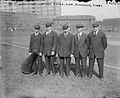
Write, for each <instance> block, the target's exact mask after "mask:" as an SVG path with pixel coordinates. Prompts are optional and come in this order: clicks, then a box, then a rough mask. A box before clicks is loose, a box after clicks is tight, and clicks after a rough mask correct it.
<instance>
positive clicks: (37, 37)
mask: <svg viewBox="0 0 120 98" xmlns="http://www.w3.org/2000/svg"><path fill="white" fill-rule="evenodd" d="M34 29H35V31H34V33H33V34H32V35H31V37H30V44H29V55H31V54H32V53H33V52H35V53H36V54H37V55H38V67H37V66H35V68H36V69H35V70H34V71H35V72H34V74H37V72H38V71H39V74H40V75H41V74H42V72H41V67H42V48H43V36H42V34H41V33H40V26H39V25H35V26H34Z"/></svg>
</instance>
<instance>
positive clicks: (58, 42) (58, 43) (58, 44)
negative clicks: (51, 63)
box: [56, 36, 60, 53]
mask: <svg viewBox="0 0 120 98" xmlns="http://www.w3.org/2000/svg"><path fill="white" fill-rule="evenodd" d="M59 46H60V36H58V40H57V50H56V52H57V53H58V52H59Z"/></svg>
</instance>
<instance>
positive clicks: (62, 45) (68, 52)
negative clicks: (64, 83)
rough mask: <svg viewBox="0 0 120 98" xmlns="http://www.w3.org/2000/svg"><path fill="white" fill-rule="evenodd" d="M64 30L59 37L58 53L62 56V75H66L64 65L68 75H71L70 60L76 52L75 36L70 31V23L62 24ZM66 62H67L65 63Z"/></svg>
mask: <svg viewBox="0 0 120 98" xmlns="http://www.w3.org/2000/svg"><path fill="white" fill-rule="evenodd" d="M62 29H63V32H62V33H61V34H60V35H59V37H58V46H57V54H58V56H59V58H60V76H61V77H63V76H64V66H65V71H66V75H67V77H68V76H70V61H71V57H72V56H73V52H74V36H73V34H71V33H70V27H69V25H68V24H65V25H63V26H62ZM65 62H66V64H65Z"/></svg>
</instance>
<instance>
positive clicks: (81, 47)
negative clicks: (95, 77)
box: [74, 24, 88, 78]
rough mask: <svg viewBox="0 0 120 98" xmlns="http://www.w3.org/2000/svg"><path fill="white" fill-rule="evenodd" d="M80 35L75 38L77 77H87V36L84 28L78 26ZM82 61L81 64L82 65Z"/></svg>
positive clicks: (80, 25)
mask: <svg viewBox="0 0 120 98" xmlns="http://www.w3.org/2000/svg"><path fill="white" fill-rule="evenodd" d="M76 28H77V31H78V33H77V34H76V35H75V36H74V57H75V62H76V76H79V75H81V77H84V78H85V77H86V64H87V55H88V40H87V34H85V33H84V26H83V25H82V24H79V25H77V26H76ZM80 61H81V64H80Z"/></svg>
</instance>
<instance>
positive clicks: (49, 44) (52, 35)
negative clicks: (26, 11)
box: [43, 22, 58, 75]
mask: <svg viewBox="0 0 120 98" xmlns="http://www.w3.org/2000/svg"><path fill="white" fill-rule="evenodd" d="M52 24H53V23H52V22H47V23H46V24H45V26H46V29H47V30H46V32H45V33H44V34H43V42H44V43H43V54H44V56H45V61H46V71H47V74H46V75H49V74H50V73H51V71H52V74H53V75H55V66H54V58H55V54H56V48H57V37H58V36H57V33H56V32H55V31H53V30H52Z"/></svg>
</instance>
